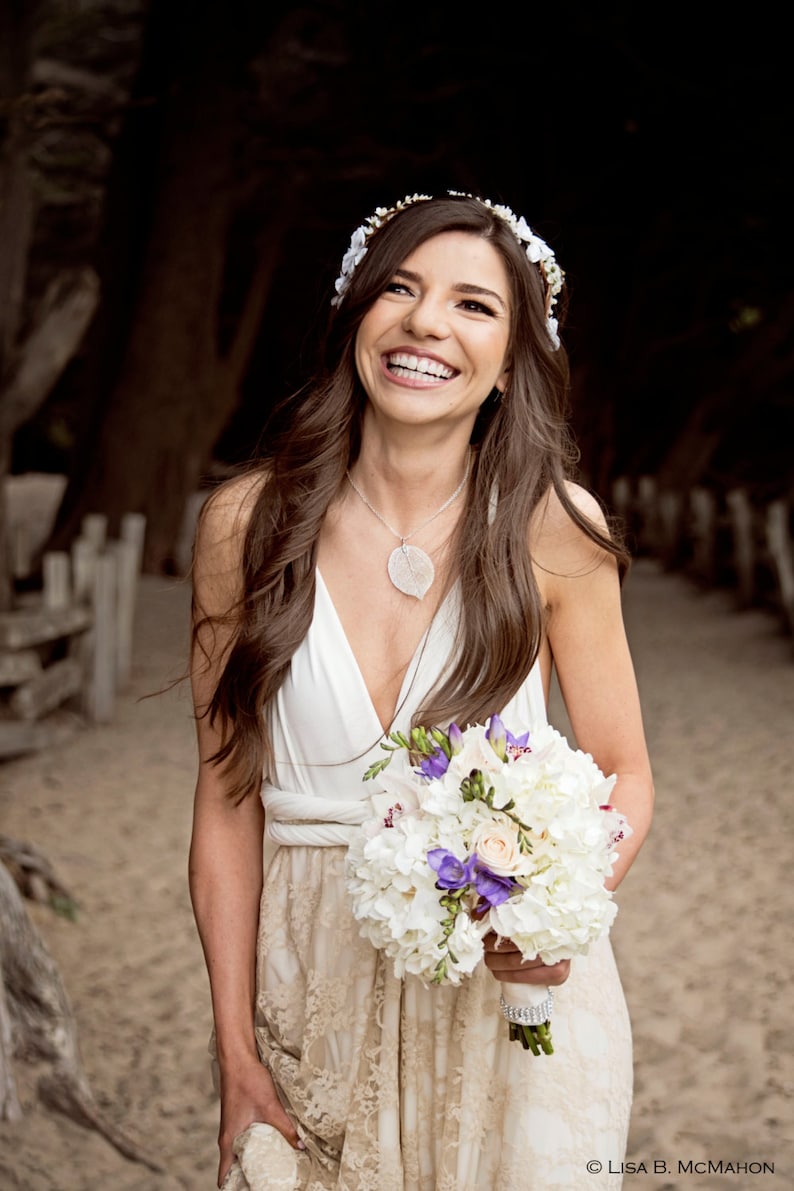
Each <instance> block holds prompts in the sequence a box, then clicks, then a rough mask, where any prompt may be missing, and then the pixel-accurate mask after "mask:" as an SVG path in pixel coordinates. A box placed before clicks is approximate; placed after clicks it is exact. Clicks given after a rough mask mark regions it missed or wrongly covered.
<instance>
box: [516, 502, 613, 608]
mask: <svg viewBox="0 0 794 1191" xmlns="http://www.w3.org/2000/svg"><path fill="white" fill-rule="evenodd" d="M566 495H567V496H568V499H569V500H570V502H571V505H572V506H573V508H574V509H575V510H576V511H577V512H578V513H579V514H580V515H581V516H582V517H583V518H585V520H586V521H588V522H589V523H590V524H591V525H592V526H593V528H594V529H595V530H597V531H599V532H600V533H602V534H606V533H608V527H607V520H606V517H605V515H604V510H603V508H602V506H601V504H600V502H599V500H598V499H597V497H596V496H594V495H593V493H592V492H588V490H587V489H586V488H583V487H582V486H581V485H579V484H575V483H573V482H571V481H569V482H568V483H567V484H566ZM530 549H531V552H532V559H533V562H534V564H535V568H536V573H537V577H538V583H539V584H540V587H541V591H542V592H543V593H544V594H545V595H546V596H547V598H548V599H549V600H550V599H551V597H552V596H553V595H554V594H555V593H556V594H559V593H560V591H561V590H564V587H565V585H566V581H568V580H573V579H583V578H584V577H585V576H587V575H590V574H593V573H594V572H596V571H600V570H603V569H604V568H606V570H608V571H610V572H611V571H614V570H615V569H616V564H615V562H614V559H613V557H612V555H611V554H610V553H609V552H608V551H607V550H605V549H604V548H603V546H600V545H599V544H598V542H597V541H595V540H594V539H593V538H592V537H590V536H589V534H587V533H586V532H585V530H584V529H583V528H582V526H581V525H579V524H578V523H577V522H576V521H575V520H574V518H573V516H572V515H571V512H570V510H569V509H568V508H567V507H566V506H565V504H564V503H563V501H562V500H561V499H560V497H559V495H558V494H557V493H556V492H555V491H554V489H553V488H549V490H548V491H547V493H546V495H545V496H544V498H543V500H542V501H541V502H540V503H539V505H538V506H537V508H536V510H535V513H534V515H533V518H532V524H531V526H530Z"/></svg>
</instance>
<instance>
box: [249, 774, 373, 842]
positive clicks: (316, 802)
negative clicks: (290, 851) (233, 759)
mask: <svg viewBox="0 0 794 1191" xmlns="http://www.w3.org/2000/svg"><path fill="white" fill-rule="evenodd" d="M261 796H262V805H263V806H264V808H265V835H266V836H267V838H268V839H269V840H271V841H272V842H273V843H274V844H285V845H287V846H288V847H290V846H291V847H298V846H300V845H305V844H309V845H311V846H313V847H319V848H332V847H335V846H339V845H340V844H341V845H342V846H344V847H347V845H348V844H349V843H350V841H351V839H352V838H353V830H354V828H356V827H359V826H360V825H361V824H362V823H363V822H364V820H365V819H368V818H370V816H371V815H372V803H371V802H370V800H369V799H368V798H360V799H352V798H351V799H347V798H345V799H342V798H316V797H314V796H312V795H310V794H298V793H296V792H295V791H293V790H279V789H278V788H277V787H276V786H271V785H269V784H268V783H267V782H264V783H263V785H262V791H261Z"/></svg>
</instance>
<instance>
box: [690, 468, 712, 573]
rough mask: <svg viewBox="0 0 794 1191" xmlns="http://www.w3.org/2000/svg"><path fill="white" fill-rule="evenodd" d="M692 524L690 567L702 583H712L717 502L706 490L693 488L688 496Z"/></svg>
mask: <svg viewBox="0 0 794 1191" xmlns="http://www.w3.org/2000/svg"><path fill="white" fill-rule="evenodd" d="M689 511H690V517H691V523H692V566H693V569H694V572H695V575H696V576H697V578H698V579H701V580H702V581H703V582H704V583H713V582H714V578H715V573H716V556H717V501H716V498H715V496H714V493H713V492H710V491H709V489H708V488H701V487H697V488H693V489H692V491H691V492H690V494H689Z"/></svg>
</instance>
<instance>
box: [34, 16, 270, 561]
mask: <svg viewBox="0 0 794 1191" xmlns="http://www.w3.org/2000/svg"><path fill="white" fill-rule="evenodd" d="M181 7H182V6H181V5H180V4H175V5H173V8H166V6H162V8H161V9H160V14H161V15H160V19H161V21H162V20H165V21H166V22H167V23H168V24H169V27H168V28H167V29H166V30H165V31H163V30H162V29H161V30H160V33H159V37H160V42H161V45H163V44H164V45H170V44H171V41H169V38H171V39H173V43H174V45H175V49H174V53H175V55H176V67H174V64H173V63H171V62H169V63H167V64H166V65H167V66H168V68H169V69H171V70H174V69H176V72H177V73H176V77H175V78H171V79H170V80H169V85H167V86H166V85H163V92H164V96H165V97H164V99H163V101H162V102H163V110H164V116H163V123H162V127H161V129H160V140H159V146H158V145H157V144H156V141H155V140H154V137H152V139H151V141H150V150H149V151H150V153H151V148H152V146H154V147H155V149H156V150H157V161H156V162H155V164H154V166H152V165H151V163H150V164H149V168H150V169H154V170H155V171H156V178H155V181H154V184H153V185H152V184H151V181H150V180H149V181H147V180H143V182H142V186H143V189H144V191H146V188H147V186H150V187H151V190H152V191H153V195H152V198H151V200H150V201H151V206H152V210H151V216H150V223H149V228H148V236H147V238H146V241H145V243H144V245H143V247H142V261H141V265H140V273H139V280H138V284H137V291H136V293H135V295H134V298H133V303H132V307H131V312H130V317H129V322H128V326H129V331H128V333H127V336H126V340H125V342H124V344H123V347H122V350H121V351H120V353H119V361H118V367H117V373H116V375H115V377H114V378H113V380H112V387H111V389H110V390H109V392H108V397H107V399H106V398H104V397H103V395H102V394H99V395H98V398H99V409H98V411H97V425H96V427H95V430H94V432H93V434H89V435H88V436H87V437H86V439H85V443H84V446H85V447H87V448H88V449H89V457H88V458H87V459H86V460H85V464H84V466H77V467H75V468H73V469H72V474H71V475H70V482H69V485H68V487H67V491H66V494H65V497H64V502H63V504H62V506H61V510H60V512H59V515H58V519H57V524H56V528H55V532H54V534H53V537H52V539H51V541H50V543H49V544H48V546H49V548H53V549H62V548H64V547H65V546H67V545H68V543H69V542H70V541H71V540H72V539H73V537H74V536H75V535H76V534H77V533H78V532H79V527H80V523H81V520H82V518H83V516H84V515H85V514H86V513H91V512H102V513H105V514H106V515H107V516H108V519H109V520H108V525H109V530H110V532H111V533H113V532H114V531H115V528H116V527H117V525H118V522H119V520H120V518H121V516H122V515H123V514H124V513H128V512H139V513H142V514H144V516H145V517H146V526H147V536H146V543H145V551H144V562H143V565H144V568H145V569H146V570H148V571H153V572H158V571H171V570H175V569H177V568H176V563H175V556H176V546H177V541H178V538H179V533H180V529H181V525H182V519H183V516H184V512H185V507H186V505H187V501H188V498H189V496H190V495H191V493H192V492H194V491H195V489H196V488H197V487H198V486H199V483H200V480H201V477H202V473H203V471H204V470H205V469H206V467H207V465H208V463H209V461H210V459H211V453H212V448H213V447H214V445H215V443H216V441H217V439H218V437H219V435H220V432H221V430H222V429H223V427H224V425H225V424H226V422H227V421H228V419H229V417H230V416H231V414H232V413H233V411H234V409H235V407H236V405H237V403H238V401H239V392H240V386H241V383H242V380H243V379H244V376H245V372H246V368H247V365H248V361H249V357H250V354H251V351H252V348H253V345H254V341H255V337H256V333H257V329H258V327H259V323H260V321H261V317H262V313H263V310H264V306H265V302H266V299H267V294H268V290H269V286H270V282H271V278H272V274H273V271H274V268H275V264H276V260H277V255H278V247H279V244H278V241H279V226H278V219H279V210H280V206H281V204H280V202H279V200H278V199H276V202H275V203H274V204H273V206H274V222H273V224H271V226H270V228H269V234H268V235H267V237H266V238H265V237H261V236H257V235H254V236H250V237H249V246H248V248H249V251H248V259H247V260H246V261H245V263H244V266H243V267H241V262H240V261H239V260H237V261H235V262H234V263H235V267H236V270H237V271H236V273H235V274H234V275H233V276H232V277H231V278H230V276H229V272H230V241H231V239H232V237H233V236H234V235H235V233H236V232H237V223H236V221H237V220H238V218H239V216H240V214H241V212H243V210H244V206H245V202H246V200H247V198H248V197H249V196H248V195H247V194H246V193H245V191H244V190H242V189H241V183H240V180H239V175H240V172H241V171H240V168H239V156H240V153H241V151H242V149H241V143H240V142H241V138H242V137H244V136H245V127H244V120H243V115H242V114H241V111H240V107H241V103H240V95H241V85H242V84H241V82H240V78H239V77H237V76H239V75H240V74H241V69H240V63H239V62H237V63H236V64H235V67H236V76H235V75H234V72H232V71H231V70H230V63H229V60H228V57H225V56H224V51H223V47H221V48H220V49H219V48H218V36H219V33H218V28H217V25H216V24H213V22H212V20H211V19H209V17H208V16H207V15H206V14H195V19H194V18H193V17H191V18H190V19H189V20H188V18H187V17H185V14H180V12H179V11H178V10H179V9H180V8H181ZM186 21H187V25H186V23H185V22H186ZM187 29H189V32H186V30H187ZM152 36H154V34H153V35H152ZM244 48H247V47H244ZM161 54H162V49H161ZM180 56H181V57H180ZM230 74H232V75H233V76H234V77H233V78H232V80H230V77H229V76H230ZM150 135H151V133H150ZM242 185H244V186H245V187H246V188H248V183H245V182H244V183H243V184H242ZM278 185H279V183H278V182H276V183H275V185H274V191H275V192H276V194H278ZM283 188H284V187H283V185H282V189H283ZM110 201H112V196H110ZM124 215H125V216H126V217H127V218H129V211H127V212H124ZM114 234H115V235H116V236H118V235H124V234H125V229H123V228H121V227H116V228H115V231H114ZM230 282H231V283H233V284H230ZM109 283H110V284H112V283H113V279H109ZM230 291H233V292H235V293H237V292H242V298H241V299H240V300H239V301H238V302H237V303H236V304H235V305H236V308H235V309H234V310H230V305H231V303H230V297H229V294H230ZM229 324H233V332H232V334H231V335H225V333H224V332H225V328H226V326H227V325H229Z"/></svg>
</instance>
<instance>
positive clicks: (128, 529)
mask: <svg viewBox="0 0 794 1191" xmlns="http://www.w3.org/2000/svg"><path fill="white" fill-rule="evenodd" d="M119 537H120V538H121V541H122V542H131V543H132V545H134V547H135V566H136V571H137V573H138V574H140V571H141V567H142V565H143V543H144V539H145V537H146V518H145V517H144V515H143V513H125V514H124V516H123V517H122V518H121V528H120V532H119Z"/></svg>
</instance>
